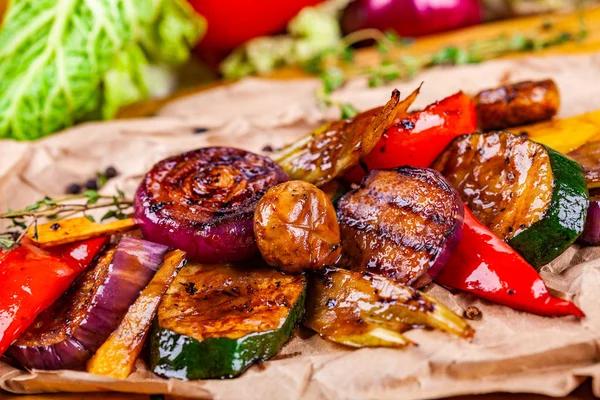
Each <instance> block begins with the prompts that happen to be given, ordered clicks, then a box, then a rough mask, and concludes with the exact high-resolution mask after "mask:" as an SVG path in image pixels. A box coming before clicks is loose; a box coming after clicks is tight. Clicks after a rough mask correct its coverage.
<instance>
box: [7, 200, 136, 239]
mask: <svg viewBox="0 0 600 400" xmlns="http://www.w3.org/2000/svg"><path fill="white" fill-rule="evenodd" d="M132 206H133V202H132V200H130V199H128V198H127V197H126V196H125V193H123V191H121V190H119V189H117V194H116V195H112V196H107V195H102V194H100V193H98V191H96V190H86V191H85V192H84V193H82V194H76V195H70V196H65V197H61V198H57V199H53V198H50V197H48V196H45V197H44V198H43V199H41V200H39V201H37V202H35V203H34V204H32V205H30V206H27V207H25V208H23V209H21V210H8V211H7V212H6V213H3V214H0V219H4V220H10V221H11V224H10V225H9V226H8V227H7V230H6V231H5V232H0V248H2V249H4V250H10V249H12V248H14V247H15V246H16V245H18V244H19V243H20V242H21V240H22V239H23V238H24V237H25V234H26V232H27V230H28V229H29V228H30V227H31V226H33V227H34V228H35V227H37V225H38V224H39V223H42V222H46V221H59V220H63V219H66V218H69V217H73V216H76V215H83V216H85V217H86V218H87V219H89V220H90V221H92V222H95V219H94V217H93V216H91V215H89V214H88V212H89V211H91V210H97V209H108V210H107V211H106V213H105V214H104V215H103V216H102V217H101V219H100V221H105V220H108V219H112V218H115V219H125V218H128V216H129V214H130V213H131V207H132Z"/></svg>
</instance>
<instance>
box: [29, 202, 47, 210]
mask: <svg viewBox="0 0 600 400" xmlns="http://www.w3.org/2000/svg"><path fill="white" fill-rule="evenodd" d="M43 204H44V203H43V201H38V202H37V203H35V204H32V205H30V206H27V207H25V210H27V211H35V210H37V209H39V208H40V207H41V206H42V205H43Z"/></svg>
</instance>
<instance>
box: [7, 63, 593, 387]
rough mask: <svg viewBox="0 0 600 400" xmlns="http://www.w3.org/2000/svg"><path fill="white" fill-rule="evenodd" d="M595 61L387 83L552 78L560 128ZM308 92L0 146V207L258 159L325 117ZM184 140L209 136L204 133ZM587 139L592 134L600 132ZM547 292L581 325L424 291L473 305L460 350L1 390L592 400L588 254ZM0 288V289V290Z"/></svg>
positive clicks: (369, 354) (298, 344) (15, 373)
mask: <svg viewBox="0 0 600 400" xmlns="http://www.w3.org/2000/svg"><path fill="white" fill-rule="evenodd" d="M599 72H600V55H592V56H571V57H561V58H544V59H542V58H529V59H524V60H520V61H496V62H489V63H485V64H482V65H478V66H463V67H458V68H452V69H435V70H431V71H427V72H425V73H422V74H421V75H420V76H419V77H418V79H417V80H414V81H412V82H406V83H402V84H399V85H398V87H399V88H400V89H401V91H402V92H403V93H405V94H406V93H409V92H410V91H411V90H412V89H414V88H415V87H416V86H417V85H418V84H419V83H420V82H421V81H423V82H425V84H424V86H423V89H422V92H421V93H422V95H421V96H420V97H419V99H418V100H417V104H416V106H417V107H422V106H424V105H426V104H428V103H429V102H431V101H433V100H436V99H441V98H443V97H445V96H447V95H450V94H452V93H453V92H455V91H457V90H461V89H462V90H464V91H466V92H469V93H473V92H475V91H477V90H479V89H482V88H485V87H490V86H494V85H497V84H499V83H505V82H506V81H516V80H522V79H529V78H534V79H535V78H539V79H541V78H554V79H555V80H556V81H557V83H558V86H559V88H560V91H561V97H562V106H561V116H570V115H575V114H579V113H582V112H586V111H591V110H595V109H600V84H598V80H597V77H598V74H599ZM318 84H319V83H318V82H317V81H315V80H303V81H283V82H281V81H270V80H260V79H247V80H244V81H241V82H239V83H237V84H235V85H233V86H230V87H226V88H220V89H215V90H211V91H209V92H205V93H202V94H198V95H195V96H192V97H189V98H185V99H182V100H179V101H176V102H173V103H171V104H169V105H168V106H167V107H166V108H165V109H164V110H162V111H161V113H160V115H159V116H157V117H156V118H152V119H139V120H127V121H115V122H106V123H94V124H85V125H80V126H77V127H75V128H72V129H69V130H67V131H65V132H63V133H61V134H58V135H55V136H53V137H51V138H47V139H44V140H40V141H38V142H35V143H16V142H11V141H3V142H0V191H1V192H0V193H1V198H0V209H2V210H4V209H7V208H8V207H10V208H13V209H16V208H21V207H23V206H25V205H28V204H31V203H32V202H34V201H36V200H38V199H39V198H41V197H42V196H43V195H44V194H48V195H51V196H57V195H60V194H61V193H62V192H63V189H64V187H65V186H66V185H67V184H69V183H70V182H73V181H75V182H80V181H84V180H85V179H87V178H89V177H91V176H93V175H94V174H95V172H96V171H98V170H102V169H104V168H106V167H107V166H109V165H113V166H115V167H116V168H117V169H118V170H119V171H120V172H121V175H120V176H119V177H118V178H116V179H114V180H111V181H110V182H109V184H108V185H107V186H106V187H105V188H104V189H103V190H104V191H105V192H106V193H114V191H115V188H116V187H117V186H118V187H119V188H121V189H123V190H124V191H125V192H126V193H127V194H128V195H132V194H133V192H134V191H135V188H136V186H137V184H138V182H139V180H140V178H141V176H142V175H143V174H144V173H145V172H146V171H147V170H148V169H149V168H150V167H151V166H152V165H153V163H155V162H156V161H158V160H160V159H162V158H164V157H166V156H169V155H172V154H176V153H178V152H181V151H185V150H190V149H195V148H199V147H203V146H214V145H225V146H236V147H242V148H245V149H248V150H252V151H261V149H262V148H263V147H264V146H265V145H270V146H273V147H279V146H281V145H283V144H284V143H286V142H289V141H290V140H292V139H294V138H296V137H298V136H299V135H302V134H304V133H306V132H308V131H309V130H310V129H312V128H314V127H316V126H317V125H318V124H319V123H321V122H322V121H323V120H324V119H325V118H332V117H335V116H337V115H339V114H338V113H339V111H337V110H335V109H332V110H327V111H326V112H322V111H321V110H319V108H318V107H317V105H316V102H315V98H314V91H315V89H316V88H317V87H318ZM391 89H392V87H391V86H388V87H383V88H376V89H368V88H366V85H365V82H364V81H363V80H358V81H353V82H351V83H349V84H348V85H347V86H346V87H345V88H344V89H342V90H340V91H339V92H337V93H336V98H337V99H338V100H340V101H344V102H349V103H352V104H354V105H355V106H356V107H357V108H359V109H366V108H368V107H372V106H376V105H380V104H383V103H384V102H385V101H386V100H387V99H388V98H389V95H390V92H391ZM197 128H205V129H208V130H207V131H206V132H204V133H195V131H198V132H199V131H201V130H198V129H197ZM599 130H600V128H599ZM543 275H544V277H545V278H546V280H547V282H548V285H549V286H550V287H551V288H552V289H553V290H555V291H556V292H557V293H560V294H561V295H563V296H565V297H568V298H571V299H573V300H574V301H575V302H576V303H577V304H578V305H579V306H580V307H581V309H582V310H583V311H584V312H585V313H586V314H587V318H585V319H583V320H581V321H578V320H576V319H573V318H568V317H567V318H560V319H552V318H543V317H538V316H534V315H530V314H526V313H522V312H517V311H514V310H511V309H509V308H506V307H502V306H499V305H494V304H491V303H489V302H487V301H483V300H478V299H477V298H475V297H473V296H470V295H466V294H457V295H453V294H451V293H450V292H448V291H446V290H445V289H443V288H441V287H439V286H435V285H433V286H432V287H431V288H429V289H428V290H429V293H430V294H431V295H433V296H435V297H436V298H437V299H439V300H441V301H442V302H444V303H445V304H446V305H448V306H449V307H451V308H452V309H454V310H455V311H456V312H457V313H459V314H462V313H463V311H464V309H465V308H467V307H468V306H476V307H478V308H479V309H480V310H481V312H482V319H481V320H479V321H473V322H472V325H473V326H474V327H475V329H476V330H477V333H476V335H475V338H474V339H473V341H471V342H469V341H466V340H461V339H458V338H456V337H453V336H450V335H447V334H444V333H441V332H435V331H425V330H413V331H411V332H409V333H408V334H407V336H408V337H409V338H410V339H411V340H413V341H415V342H416V343H418V344H419V345H418V346H414V347H410V348H407V349H404V350H391V349H360V350H351V349H347V348H344V347H341V346H338V345H334V344H332V343H328V342H326V341H324V340H322V339H321V338H320V337H319V336H318V335H314V334H312V335H311V334H310V332H309V331H308V330H306V329H301V330H299V331H298V333H297V334H296V336H295V337H294V338H293V340H291V341H290V343H288V344H287V345H286V346H285V347H284V348H283V350H282V351H281V353H280V354H279V355H278V356H277V357H276V358H275V359H273V360H271V361H268V362H264V363H261V364H259V365H255V366H253V367H251V368H250V369H249V370H248V371H247V372H246V373H245V374H243V375H242V376H241V377H239V378H236V379H230V380H207V381H196V382H182V381H178V380H167V379H161V378H159V377H157V376H155V375H154V374H152V373H151V372H150V371H149V370H148V369H147V368H146V366H145V364H144V362H143V361H141V360H138V363H137V370H136V372H135V373H133V374H132V375H131V376H130V377H129V378H128V379H126V380H123V381H119V380H114V379H109V378H104V377H100V376H94V375H90V374H87V373H84V372H77V371H52V372H48V371H32V372H25V371H21V370H19V369H16V368H13V367H11V366H9V365H8V364H6V363H0V387H1V388H3V389H4V390H7V391H10V392H13V393H42V392H57V391H69V392H85V391H107V390H108V391H113V390H115V391H124V392H135V393H172V394H177V395H182V396H191V397H196V398H210V397H213V398H219V399H233V398H235V399H241V398H260V399H347V398H377V399H388V398H389V399H397V398H405V399H423V398H434V397H442V396H450V395H458V394H475V393H485V392H497V391H502V392H531V393H542V394H547V395H551V396H562V395H566V394H568V393H569V392H570V391H572V390H573V389H574V388H576V387H577V386H578V385H579V384H580V383H581V382H582V381H583V380H585V379H586V378H587V377H592V378H593V379H594V381H593V388H594V391H595V394H596V395H600V307H599V305H600V248H585V249H580V248H579V247H578V246H573V247H572V248H570V249H569V250H567V252H565V253H564V254H563V255H562V256H561V257H560V258H559V259H557V260H556V261H555V262H553V263H552V264H551V265H549V266H546V267H545V268H544V273H543ZM0 290H1V289H0Z"/></svg>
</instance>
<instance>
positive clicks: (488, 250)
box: [435, 207, 585, 317]
mask: <svg viewBox="0 0 600 400" xmlns="http://www.w3.org/2000/svg"><path fill="white" fill-rule="evenodd" d="M435 280H436V282H437V283H440V284H442V285H444V286H448V287H450V288H454V289H459V290H463V291H465V292H469V293H473V294H475V295H476V296H479V297H482V298H484V299H488V300H490V301H493V302H494V303H498V304H502V305H505V306H508V307H511V308H514V309H515V310H521V311H527V312H530V313H532V314H537V315H543V316H547V317H561V316H566V315H575V316H577V317H584V316H585V314H584V313H583V312H582V311H581V310H580V309H579V308H577V306H576V305H575V304H573V303H571V302H570V301H568V300H564V299H561V298H558V297H555V296H553V295H552V294H550V292H548V288H547V287H546V284H545V283H544V281H543V280H542V278H541V277H540V275H539V274H538V273H537V271H536V270H535V269H534V268H533V267H532V266H531V265H529V264H528V263H527V261H525V260H524V259H523V258H522V257H521V256H520V255H519V254H518V253H517V252H516V251H514V250H513V249H512V248H511V247H510V246H509V245H508V244H506V242H504V241H503V240H502V239H500V238H499V237H497V236H496V235H494V234H493V233H492V231H490V230H489V229H488V228H487V227H486V226H485V225H483V224H482V223H480V222H479V221H478V220H477V219H476V218H475V216H474V215H473V214H472V213H471V211H470V210H469V209H468V208H467V207H465V224H464V227H463V237H462V239H461V241H460V243H459V244H458V246H457V248H456V249H455V250H454V252H453V253H452V255H451V256H450V259H449V260H448V263H447V264H446V265H445V266H444V268H443V269H442V271H441V272H440V274H439V275H438V276H437V278H436V279H435Z"/></svg>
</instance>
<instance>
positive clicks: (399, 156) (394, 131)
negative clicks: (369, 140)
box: [346, 92, 477, 183]
mask: <svg viewBox="0 0 600 400" xmlns="http://www.w3.org/2000/svg"><path fill="white" fill-rule="evenodd" d="M476 130H477V114H476V113H475V103H474V102H473V100H472V99H471V98H470V97H469V96H467V95H466V94H464V93H462V92H459V93H456V94H454V95H452V96H450V97H446V98H445V99H443V100H441V101H439V102H435V103H433V104H430V105H428V106H427V107H426V108H425V109H424V110H422V111H419V112H414V113H410V114H407V115H403V116H401V117H400V118H397V119H396V121H395V122H394V125H393V126H392V127H390V128H389V129H388V130H387V131H386V132H385V133H384V134H383V136H382V137H381V139H379V142H377V145H376V146H375V147H374V148H373V150H371V152H370V153H369V154H367V155H366V156H365V157H364V158H363V159H362V161H361V162H360V164H359V165H357V166H356V167H354V169H353V170H352V171H350V172H349V173H348V174H346V178H347V179H348V180H350V181H351V182H354V183H360V182H361V181H362V179H363V178H364V176H365V174H366V173H368V172H370V171H373V170H376V169H385V168H394V167H400V166H402V165H410V166H412V167H429V166H430V165H431V163H432V162H433V161H435V159H436V158H437V156H439V155H440V153H441V152H442V151H444V149H445V148H446V146H448V144H449V143H450V142H451V141H452V139H454V138H455V137H457V136H458V135H462V134H465V133H472V132H475V131H476Z"/></svg>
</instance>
